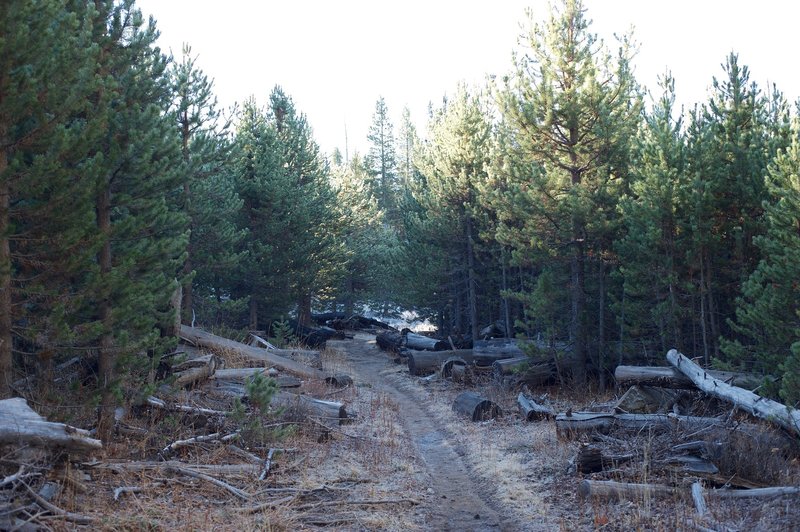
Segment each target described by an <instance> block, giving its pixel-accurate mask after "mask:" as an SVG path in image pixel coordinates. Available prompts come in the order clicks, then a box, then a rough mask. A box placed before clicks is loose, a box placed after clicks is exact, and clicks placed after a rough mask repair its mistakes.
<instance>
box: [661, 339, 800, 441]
mask: <svg viewBox="0 0 800 532" xmlns="http://www.w3.org/2000/svg"><path fill="white" fill-rule="evenodd" d="M667 360H668V361H669V363H670V364H672V365H673V366H675V368H677V369H678V370H679V371H680V372H681V373H683V374H684V375H686V376H687V377H689V378H690V379H691V380H692V382H693V383H695V385H696V386H697V387H698V388H700V390H702V391H704V392H706V393H707V394H709V395H712V396H714V397H718V398H720V399H724V400H726V401H729V402H731V403H733V404H734V405H735V406H737V407H738V408H741V409H742V410H745V411H746V412H749V413H750V414H752V415H754V416H756V417H760V418H762V419H766V420H767V421H772V422H773V423H776V424H778V425H780V426H781V427H783V428H784V429H787V430H789V431H791V432H794V433H795V435H800V412H798V411H797V410H794V409H790V408H789V407H787V406H786V405H783V404H781V403H779V402H777V401H773V400H771V399H767V398H765V397H761V396H760V395H758V394H755V393H753V392H751V391H749V390H745V389H743V388H739V387H736V386H731V385H730V384H727V383H725V382H723V381H721V380H719V379H715V378H714V377H712V376H711V375H709V373H708V372H707V371H705V370H703V368H701V367H700V366H698V365H697V364H695V363H694V362H692V361H691V360H690V359H688V358H687V357H686V356H685V355H682V354H681V353H679V352H678V351H677V350H675V349H672V350H670V351H669V352H668V353H667Z"/></svg>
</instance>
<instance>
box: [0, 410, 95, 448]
mask: <svg viewBox="0 0 800 532" xmlns="http://www.w3.org/2000/svg"><path fill="white" fill-rule="evenodd" d="M0 444H11V445H14V446H17V447H22V446H24V445H32V446H35V447H46V448H59V449H66V450H67V451H70V452H74V453H89V452H91V451H96V450H98V449H102V448H103V444H102V442H101V441H100V440H96V439H94V438H91V437H89V432H88V431H86V430H83V429H79V428H75V427H72V426H69V425H65V424H63V423H55V422H51V421H47V420H46V419H45V418H43V417H42V416H40V415H39V414H37V413H36V412H34V411H33V409H32V408H31V407H29V406H28V403H27V402H26V401H25V399H23V398H21V397H14V398H12V399H3V400H2V401H0Z"/></svg>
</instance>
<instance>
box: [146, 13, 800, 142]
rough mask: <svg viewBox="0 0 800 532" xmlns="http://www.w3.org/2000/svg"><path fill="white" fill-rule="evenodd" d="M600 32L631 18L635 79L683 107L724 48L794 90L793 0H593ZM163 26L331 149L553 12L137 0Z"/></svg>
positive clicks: (475, 74)
mask: <svg viewBox="0 0 800 532" xmlns="http://www.w3.org/2000/svg"><path fill="white" fill-rule="evenodd" d="M586 4H587V7H588V14H589V18H591V19H592V20H593V21H594V24H593V26H592V30H593V31H594V32H596V33H598V34H599V35H600V37H602V38H603V39H604V40H605V41H606V43H607V44H608V45H609V46H610V47H611V48H612V49H613V48H614V46H613V45H614V37H613V33H614V32H616V33H621V32H624V31H626V30H627V29H629V28H630V27H631V26H634V27H635V37H636V40H637V41H638V42H639V43H640V45H641V48H640V53H639V55H638V56H637V59H636V75H637V78H638V79H639V80H640V81H641V82H642V83H644V84H645V85H646V86H647V87H648V88H650V89H653V88H655V85H656V76H657V75H658V74H660V73H663V72H664V70H665V68H667V67H669V68H670V69H671V70H672V72H673V75H674V76H675V78H676V92H677V95H678V99H679V101H680V102H681V103H684V104H687V105H692V104H694V103H696V102H700V101H704V100H705V96H706V90H707V88H708V87H709V86H710V84H711V80H712V76H720V75H721V73H722V69H721V67H720V64H721V63H723V62H724V61H725V58H726V56H727V54H728V53H729V52H730V51H735V52H737V53H738V54H739V58H740V64H744V65H747V66H749V67H750V70H751V80H752V81H755V82H757V83H758V84H759V85H760V86H761V87H762V88H766V87H767V83H773V82H774V83H777V85H778V88H779V89H781V90H782V91H784V93H785V94H786V96H787V98H788V99H789V100H790V101H794V100H795V99H797V97H798V96H800V70H799V69H797V68H796V57H795V56H796V50H797V45H796V34H797V28H796V23H797V20H800V4H798V3H796V2H792V1H789V0H761V1H759V2H753V1H747V0H672V1H670V2H661V1H652V0H648V1H644V0H587V2H586ZM137 5H138V6H139V7H140V8H141V9H142V10H143V11H144V12H145V13H146V14H152V15H154V16H155V18H156V19H157V21H158V28H159V30H160V31H161V34H162V37H161V40H160V43H161V46H162V47H164V48H166V49H171V50H172V52H173V54H176V55H177V54H179V53H180V50H181V43H183V42H188V43H189V44H190V45H191V46H192V50H193V53H194V54H197V55H198V56H199V59H198V62H197V64H198V66H199V67H200V68H202V69H203V70H204V71H205V72H206V73H207V74H208V75H209V76H210V77H213V78H214V79H215V91H216V94H217V95H218V96H219V98H220V103H221V104H223V105H225V106H227V105H230V104H232V103H233V102H235V101H239V102H241V101H243V100H244V99H245V98H247V97H248V96H250V95H255V96H256V98H257V99H258V102H259V104H261V105H263V104H265V103H266V99H267V95H268V94H269V92H270V91H271V90H272V87H273V86H274V85H275V84H280V85H281V86H282V87H283V88H284V90H285V91H286V93H287V94H290V95H291V96H292V98H293V99H294V101H295V103H296V104H297V106H298V108H299V109H300V110H301V111H303V112H305V113H306V114H307V115H308V118H309V122H310V123H311V125H312V126H313V128H314V131H315V136H316V138H317V140H318V141H319V143H320V145H321V147H322V149H323V150H324V151H325V152H330V151H331V150H332V149H333V148H334V147H339V148H341V149H342V151H344V147H345V124H346V126H347V133H348V138H349V150H350V153H351V154H352V153H353V151H354V150H358V151H359V152H361V153H362V154H363V153H364V152H365V150H366V145H367V141H366V136H367V128H368V126H369V123H370V119H371V116H372V113H373V111H374V108H375V101H376V100H377V99H378V97H379V96H383V97H384V98H385V99H386V103H387V105H388V106H389V109H390V111H391V113H392V120H393V123H395V124H399V122H400V113H401V111H402V108H403V106H408V107H409V109H410V110H411V113H412V117H413V118H414V119H415V120H416V121H417V123H418V124H420V126H422V125H423V124H424V123H425V120H426V116H427V108H428V103H429V102H431V101H432V102H433V103H434V105H438V103H439V102H440V101H441V98H442V96H443V95H444V94H445V93H447V94H451V95H452V94H454V93H455V89H456V85H457V83H458V82H459V81H461V80H464V81H466V82H467V83H470V84H480V83H482V82H483V80H484V79H485V76H486V75H487V74H497V75H502V74H504V73H506V72H508V71H509V70H510V66H511V52H512V50H514V49H518V47H517V37H518V35H519V34H520V33H521V29H520V25H521V24H523V23H524V22H525V21H526V17H525V8H526V7H530V8H532V9H533V12H534V17H535V18H536V19H541V18H543V17H545V16H546V15H547V13H548V12H549V11H548V3H547V1H546V0H527V1H523V0H502V1H476V0H459V1H455V0H446V1H442V0H435V1H431V0H427V1H422V0H405V1H402V2H399V1H393V2H388V1H375V0H340V1H330V0H293V1H292V2H263V1H254V0H249V1H248V0H228V1H226V2H224V3H221V2H218V1H215V0H169V1H163V0H139V1H138V2H137Z"/></svg>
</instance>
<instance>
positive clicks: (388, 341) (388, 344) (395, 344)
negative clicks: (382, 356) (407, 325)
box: [375, 331, 403, 353]
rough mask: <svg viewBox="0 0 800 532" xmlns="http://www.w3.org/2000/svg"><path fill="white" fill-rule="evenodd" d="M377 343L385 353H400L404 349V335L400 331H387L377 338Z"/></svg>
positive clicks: (379, 334)
mask: <svg viewBox="0 0 800 532" xmlns="http://www.w3.org/2000/svg"><path fill="white" fill-rule="evenodd" d="M375 343H376V344H378V347H380V348H381V349H383V350H384V351H390V352H392V353H399V352H400V349H402V348H403V335H402V334H401V333H400V332H398V331H385V332H381V333H378V334H377V335H376V336H375Z"/></svg>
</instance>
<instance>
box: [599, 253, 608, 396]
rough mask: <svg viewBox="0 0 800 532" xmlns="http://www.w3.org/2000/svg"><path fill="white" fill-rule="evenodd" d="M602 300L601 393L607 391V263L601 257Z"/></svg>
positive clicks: (600, 330)
mask: <svg viewBox="0 0 800 532" xmlns="http://www.w3.org/2000/svg"><path fill="white" fill-rule="evenodd" d="M599 290H600V301H599V302H598V306H599V307H600V308H599V309H598V311H597V369H598V370H599V371H600V393H604V392H605V391H606V265H605V263H604V262H603V259H600V286H599Z"/></svg>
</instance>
